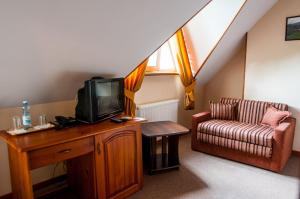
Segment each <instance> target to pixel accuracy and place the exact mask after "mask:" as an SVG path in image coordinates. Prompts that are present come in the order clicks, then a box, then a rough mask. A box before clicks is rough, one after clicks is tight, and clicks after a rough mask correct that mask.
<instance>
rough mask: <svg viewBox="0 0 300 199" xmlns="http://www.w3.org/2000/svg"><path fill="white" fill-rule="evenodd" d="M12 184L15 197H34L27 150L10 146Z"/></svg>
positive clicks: (17, 198)
mask: <svg viewBox="0 0 300 199" xmlns="http://www.w3.org/2000/svg"><path fill="white" fill-rule="evenodd" d="M8 153H9V165H10V175H11V185H12V192H13V198H14V199H33V189H32V181H31V174H30V168H29V161H28V155H27V153H26V152H18V151H16V150H15V149H13V148H12V147H10V146H8Z"/></svg>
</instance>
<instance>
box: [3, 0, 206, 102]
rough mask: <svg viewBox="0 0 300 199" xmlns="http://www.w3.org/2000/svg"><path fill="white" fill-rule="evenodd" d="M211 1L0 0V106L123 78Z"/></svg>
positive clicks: (66, 95)
mask: <svg viewBox="0 0 300 199" xmlns="http://www.w3.org/2000/svg"><path fill="white" fill-rule="evenodd" d="M209 1H210V0H197V1H195V0H185V1H182V0H163V1H162V0H151V1H147V0H127V1H121V0H118V1H117V0H84V1H83V0H60V1H55V0H44V1H40V0H26V1H21V0H3V1H1V2H0V29H1V31H0V41H1V42H0V68H1V72H0V108H3V107H9V106H18V105H20V103H21V101H22V100H23V99H28V100H29V101H30V103H31V104H37V103H46V102H52V101H60V100H69V99H74V98H75V95H76V92H77V89H78V88H79V87H80V86H81V85H82V83H83V81H84V80H86V79H89V78H90V77H92V76H104V77H120V76H126V75H127V74H128V73H129V72H130V71H131V70H133V69H134V68H135V67H136V66H137V65H138V64H139V63H140V62H141V61H142V60H143V59H144V58H145V57H147V56H148V55H150V54H151V53H152V52H153V51H154V50H155V49H156V48H157V47H158V46H159V45H160V44H162V43H163V42H164V41H165V40H166V39H167V38H168V37H169V36H170V35H172V34H173V33H174V32H175V31H176V30H177V29H178V28H179V27H180V26H182V25H183V24H184V23H185V22H186V21H187V20H188V19H189V18H190V17H191V16H193V15H194V14H195V13H196V12H197V11H199V10H200V9H201V8H203V7H204V6H205V5H206V4H207V3H208V2H209Z"/></svg>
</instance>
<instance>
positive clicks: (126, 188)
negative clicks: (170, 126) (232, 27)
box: [95, 125, 143, 199]
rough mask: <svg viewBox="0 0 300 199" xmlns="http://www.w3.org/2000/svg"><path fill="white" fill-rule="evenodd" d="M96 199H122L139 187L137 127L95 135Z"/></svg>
mask: <svg viewBox="0 0 300 199" xmlns="http://www.w3.org/2000/svg"><path fill="white" fill-rule="evenodd" d="M95 139H96V142H95V144H96V153H95V154H96V173H97V187H98V198H100V199H103V198H124V197H126V196H128V195H131V194H132V193H134V192H136V191H138V190H140V189H141V187H142V183H143V170H142V153H141V152H142V149H141V130H140V125H135V126H129V127H128V126H127V127H124V128H123V129H121V130H120V129H118V130H115V131H113V132H109V133H105V134H101V135H97V136H96V137H95Z"/></svg>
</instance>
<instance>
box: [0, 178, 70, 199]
mask: <svg viewBox="0 0 300 199" xmlns="http://www.w3.org/2000/svg"><path fill="white" fill-rule="evenodd" d="M64 180H67V175H66V174H64V175H61V176H58V177H54V178H51V179H49V180H46V181H43V182H40V183H37V184H34V185H33V186H32V187H33V190H34V191H36V190H39V189H43V188H46V187H48V186H50V185H53V184H56V183H59V182H62V181H64ZM12 198H13V197H12V193H8V194H5V195H3V196H0V199H12Z"/></svg>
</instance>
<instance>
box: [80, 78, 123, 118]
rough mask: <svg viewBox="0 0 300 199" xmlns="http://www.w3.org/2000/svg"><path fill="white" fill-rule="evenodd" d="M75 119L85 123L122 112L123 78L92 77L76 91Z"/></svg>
mask: <svg viewBox="0 0 300 199" xmlns="http://www.w3.org/2000/svg"><path fill="white" fill-rule="evenodd" d="M77 98H78V102H77V106H76V119H77V120H79V121H82V122H86V123H96V122H98V121H101V120H104V119H107V118H110V117H113V116H115V115H117V114H119V113H121V112H123V111H124V78H113V79H104V78H101V77H93V78H92V79H90V80H87V81H85V82H84V87H83V88H81V89H79V90H78V94H77Z"/></svg>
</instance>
